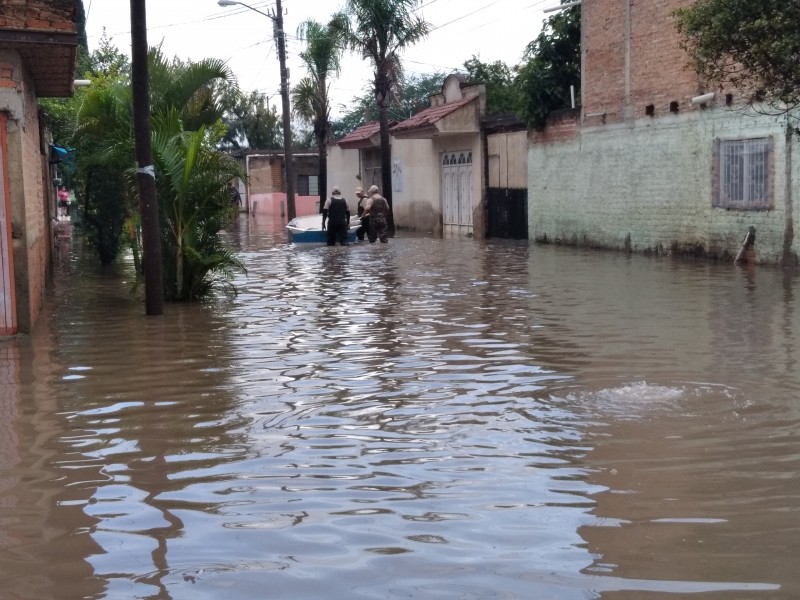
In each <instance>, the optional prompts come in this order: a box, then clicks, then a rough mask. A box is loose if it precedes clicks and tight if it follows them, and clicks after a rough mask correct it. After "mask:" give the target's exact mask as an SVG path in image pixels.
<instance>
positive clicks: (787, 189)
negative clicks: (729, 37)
mask: <svg viewBox="0 0 800 600" xmlns="http://www.w3.org/2000/svg"><path fill="white" fill-rule="evenodd" d="M691 3H692V0H637V1H636V2H634V1H633V0H583V4H582V8H581V11H582V17H581V18H582V48H581V51H582V69H581V71H582V82H581V100H582V101H581V108H580V109H578V110H576V111H567V112H563V113H560V114H557V115H553V116H552V118H551V119H550V120H549V121H548V124H547V126H546V127H545V128H544V130H543V131H533V132H530V134H529V145H528V209H529V216H528V226H529V235H530V237H531V238H532V239H535V240H537V241H540V242H556V243H565V244H573V245H585V246H593V247H603V248H615V249H625V250H630V251H651V252H657V253H690V254H694V255H705V256H711V257H716V258H721V259H727V258H731V259H732V258H733V257H734V256H736V255H737V252H738V251H739V249H740V247H741V244H742V241H743V239H744V237H745V235H746V234H747V232H748V230H749V228H750V227H754V228H755V231H756V245H755V250H756V254H755V256H756V260H757V261H759V262H786V261H789V262H794V260H795V258H794V257H796V256H797V252H798V243H797V241H796V240H795V239H794V235H793V232H794V230H795V220H796V218H797V210H796V209H795V206H794V205H795V203H796V198H794V196H796V194H794V195H793V192H792V187H793V182H794V181H797V180H798V177H799V176H800V172H798V169H800V161H798V158H800V154H798V151H799V150H800V148H798V147H797V146H798V141H797V137H796V136H793V135H792V133H791V128H790V127H789V123H788V120H787V118H788V117H787V115H785V114H784V115H774V114H760V113H759V112H758V111H756V110H754V109H752V108H748V107H747V106H746V105H745V103H744V101H743V99H742V98H741V97H740V96H738V95H737V93H736V92H735V90H724V89H711V88H709V87H708V86H706V84H705V82H704V81H703V80H702V78H701V77H699V76H698V74H697V73H695V72H694V71H693V69H691V68H690V67H689V58H688V55H687V54H686V53H685V52H684V51H683V50H682V49H681V48H680V44H679V34H678V32H677V29H676V27H675V23H674V16H673V12H674V10H675V9H677V8H680V7H685V6H689V5H691Z"/></svg>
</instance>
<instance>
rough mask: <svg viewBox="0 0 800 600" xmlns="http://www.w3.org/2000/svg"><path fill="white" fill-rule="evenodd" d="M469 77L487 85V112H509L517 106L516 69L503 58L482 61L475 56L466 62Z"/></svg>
mask: <svg viewBox="0 0 800 600" xmlns="http://www.w3.org/2000/svg"><path fill="white" fill-rule="evenodd" d="M464 68H465V69H466V71H467V78H468V79H469V81H470V82H472V83H482V84H484V85H485V86H486V113H487V114H497V113H508V112H514V111H515V110H516V108H517V102H516V93H515V90H514V70H513V69H512V68H511V67H509V66H508V65H506V63H504V62H503V61H501V60H496V61H494V62H491V63H485V62H481V60H480V59H479V58H477V57H476V56H473V57H472V58H470V59H469V60H468V61H466V62H465V63H464Z"/></svg>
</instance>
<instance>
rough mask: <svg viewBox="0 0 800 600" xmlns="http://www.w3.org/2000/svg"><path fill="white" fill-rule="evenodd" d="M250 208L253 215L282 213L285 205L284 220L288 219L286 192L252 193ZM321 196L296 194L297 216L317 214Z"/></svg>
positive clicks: (278, 214) (275, 215)
mask: <svg viewBox="0 0 800 600" xmlns="http://www.w3.org/2000/svg"><path fill="white" fill-rule="evenodd" d="M248 202H249V206H248V210H249V211H250V214H251V215H271V216H273V217H278V216H280V215H281V207H283V220H284V221H286V220H287V219H286V193H285V192H272V193H268V194H252V195H251V196H250V197H249V198H248ZM318 203H319V196H295V197H294V206H295V210H296V212H297V216H298V217H301V216H303V215H315V214H317V213H318V212H319V204H318Z"/></svg>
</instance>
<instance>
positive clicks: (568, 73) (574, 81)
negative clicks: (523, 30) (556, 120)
mask: <svg viewBox="0 0 800 600" xmlns="http://www.w3.org/2000/svg"><path fill="white" fill-rule="evenodd" d="M580 84H581V9H580V7H579V6H575V7H572V8H566V9H564V10H562V11H561V12H559V13H557V14H555V15H553V16H551V17H550V18H549V19H548V20H547V22H546V23H545V26H544V28H543V29H542V32H541V33H540V34H539V36H538V37H537V38H536V39H535V40H534V41H532V42H531V43H530V44H528V46H527V47H526V48H525V52H524V54H523V61H522V63H521V64H520V66H519V67H518V71H517V76H516V79H515V80H514V87H515V88H516V93H517V98H518V100H517V102H518V105H517V106H518V108H517V114H518V115H519V117H520V118H521V119H522V120H523V121H525V123H527V125H528V127H532V128H534V129H541V128H543V127H544V125H545V123H546V122H547V115H549V114H550V113H551V112H552V111H554V110H559V109H562V108H570V107H571V94H570V86H574V89H575V97H576V98H580Z"/></svg>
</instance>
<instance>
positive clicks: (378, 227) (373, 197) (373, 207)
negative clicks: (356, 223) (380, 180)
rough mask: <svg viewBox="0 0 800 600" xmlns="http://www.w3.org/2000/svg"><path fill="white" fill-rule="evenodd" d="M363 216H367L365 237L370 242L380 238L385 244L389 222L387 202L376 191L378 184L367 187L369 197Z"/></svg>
mask: <svg viewBox="0 0 800 600" xmlns="http://www.w3.org/2000/svg"><path fill="white" fill-rule="evenodd" d="M364 216H365V217H369V229H367V237H368V238H369V241H370V243H371V244H372V243H374V242H375V240H377V239H378V238H380V240H381V243H383V244H385V243H387V242H388V241H389V239H388V238H389V236H388V234H387V229H388V222H389V203H388V202H387V201H386V198H384V197H383V196H381V195H380V193H378V186H377V185H373V186H372V187H371V188H369V198H368V199H367V204H366V206H364Z"/></svg>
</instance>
